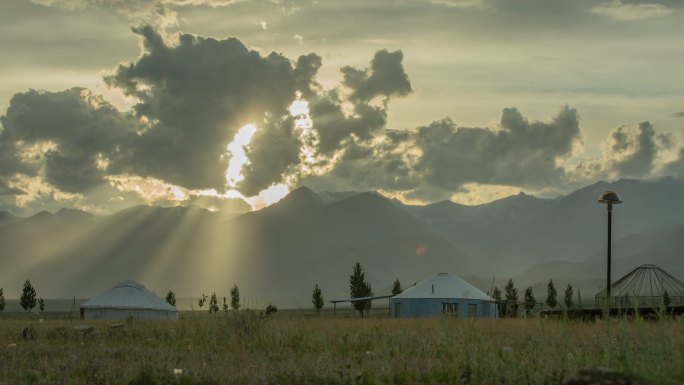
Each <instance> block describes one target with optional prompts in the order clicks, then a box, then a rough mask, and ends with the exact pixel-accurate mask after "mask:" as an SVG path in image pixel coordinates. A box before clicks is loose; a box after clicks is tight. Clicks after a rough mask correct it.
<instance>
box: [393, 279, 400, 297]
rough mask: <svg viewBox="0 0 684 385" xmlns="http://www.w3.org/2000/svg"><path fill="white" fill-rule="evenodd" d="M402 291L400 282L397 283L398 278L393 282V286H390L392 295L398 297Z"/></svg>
mask: <svg viewBox="0 0 684 385" xmlns="http://www.w3.org/2000/svg"><path fill="white" fill-rule="evenodd" d="M402 291H403V290H402V289H401V282H399V278H397V279H396V281H394V285H393V286H392V295H399V294H401V292H402Z"/></svg>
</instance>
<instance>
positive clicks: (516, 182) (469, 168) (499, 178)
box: [416, 107, 580, 190]
mask: <svg viewBox="0 0 684 385" xmlns="http://www.w3.org/2000/svg"><path fill="white" fill-rule="evenodd" d="M579 135H580V130H579V118H578V115H577V111H576V110H574V109H571V108H568V107H564V108H563V109H562V110H561V111H560V112H559V113H558V115H556V116H555V117H554V118H553V120H552V121H551V122H549V123H543V122H529V121H528V120H527V119H525V118H524V117H523V116H522V115H521V114H520V112H518V110H516V109H515V108H506V109H504V110H503V114H502V117H501V121H500V129H499V130H491V129H485V128H467V127H456V125H455V124H454V123H453V122H452V121H451V120H450V119H445V120H441V121H438V122H434V123H432V124H430V125H428V126H425V127H421V128H419V129H418V133H417V138H416V145H417V146H418V148H420V150H421V151H422V157H421V158H420V160H419V162H418V163H417V165H416V169H417V170H420V172H422V173H423V174H424V175H425V180H426V182H427V183H429V184H430V185H432V186H434V187H437V188H442V189H445V190H457V189H458V188H460V186H462V185H463V184H464V183H469V182H476V183H483V184H504V185H513V186H521V187H541V186H545V185H548V184H553V183H555V182H559V181H560V180H561V179H562V178H563V176H564V170H563V168H561V167H559V166H558V165H557V164H556V159H557V158H562V157H567V156H569V155H570V154H571V152H572V146H573V143H575V142H576V141H577V140H579Z"/></svg>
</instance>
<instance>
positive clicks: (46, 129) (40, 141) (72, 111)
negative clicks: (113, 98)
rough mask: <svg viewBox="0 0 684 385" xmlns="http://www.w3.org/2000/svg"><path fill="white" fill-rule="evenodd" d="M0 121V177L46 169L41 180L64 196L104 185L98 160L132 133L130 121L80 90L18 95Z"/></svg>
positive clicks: (116, 150) (103, 169)
mask: <svg viewBox="0 0 684 385" xmlns="http://www.w3.org/2000/svg"><path fill="white" fill-rule="evenodd" d="M0 122H1V123H2V126H3V127H4V129H3V131H2V133H0V148H2V149H3V153H2V156H0V174H2V175H4V176H6V177H11V176H13V175H14V174H17V173H20V174H25V175H28V176H35V175H36V174H37V173H38V172H39V171H40V170H41V168H43V166H44V172H45V179H46V180H47V181H48V182H49V183H50V184H52V185H53V186H55V187H57V188H59V189H60V190H62V191H66V192H84V191H87V190H89V189H91V188H94V187H96V186H97V185H99V184H101V183H103V180H104V179H103V178H104V176H105V175H106V168H107V167H106V162H105V163H102V162H103V161H104V160H105V159H107V160H114V159H116V158H117V157H118V156H119V145H120V144H122V143H125V142H126V140H127V138H129V137H130V136H131V135H133V134H134V133H135V131H134V130H133V128H132V127H133V123H134V121H133V120H132V119H130V118H129V117H127V116H126V115H124V114H121V113H120V112H119V111H118V110H117V109H116V108H114V107H113V106H112V105H110V104H109V103H107V102H105V101H104V100H102V99H101V98H100V97H98V96H95V95H93V94H92V93H90V92H89V91H88V90H85V89H83V88H72V89H70V90H66V91H62V92H39V91H35V90H30V91H28V92H24V93H19V94H16V95H15V96H14V97H13V98H12V100H11V101H10V105H9V108H8V109H7V113H6V114H5V115H4V116H2V117H0ZM41 146H43V147H41Z"/></svg>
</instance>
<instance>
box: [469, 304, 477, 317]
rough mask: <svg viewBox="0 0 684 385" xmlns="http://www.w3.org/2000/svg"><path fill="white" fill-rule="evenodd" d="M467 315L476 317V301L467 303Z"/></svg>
mask: <svg viewBox="0 0 684 385" xmlns="http://www.w3.org/2000/svg"><path fill="white" fill-rule="evenodd" d="M468 317H477V304H476V303H469V304H468Z"/></svg>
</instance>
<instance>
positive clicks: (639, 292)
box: [596, 264, 684, 298]
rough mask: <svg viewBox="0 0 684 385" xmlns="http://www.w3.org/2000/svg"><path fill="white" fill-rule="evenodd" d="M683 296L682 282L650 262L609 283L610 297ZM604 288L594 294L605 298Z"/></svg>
mask: <svg viewBox="0 0 684 385" xmlns="http://www.w3.org/2000/svg"><path fill="white" fill-rule="evenodd" d="M666 291H667V294H668V296H670V297H684V282H682V281H680V280H678V279H677V278H675V277H673V276H672V275H670V274H669V273H668V272H666V271H665V270H663V269H661V268H660V267H658V266H656V265H652V264H646V265H641V266H639V267H637V268H636V269H634V270H632V271H630V272H629V273H627V274H626V275H625V276H623V277H622V278H620V279H618V280H617V281H615V282H613V284H612V285H610V296H611V297H654V298H655V297H658V298H659V297H661V296H662V295H663V294H664V293H665V292H666ZM605 297H606V289H603V290H601V291H600V292H599V293H597V294H596V298H605Z"/></svg>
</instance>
